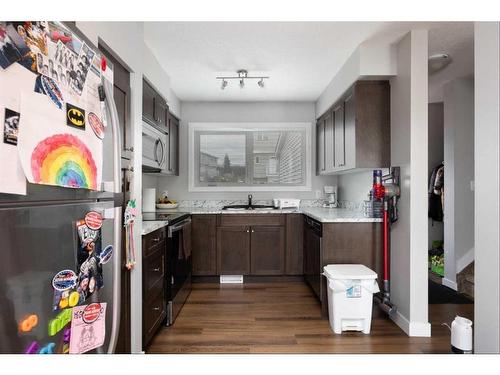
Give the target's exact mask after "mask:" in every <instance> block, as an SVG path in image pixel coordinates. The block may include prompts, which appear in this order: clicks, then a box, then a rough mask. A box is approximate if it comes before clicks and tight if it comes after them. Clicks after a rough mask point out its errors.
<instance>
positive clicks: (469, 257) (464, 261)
mask: <svg viewBox="0 0 500 375" xmlns="http://www.w3.org/2000/svg"><path fill="white" fill-rule="evenodd" d="M472 262H474V248H472V249H469V250H468V251H467V252H466V253H465V254H464V255H463V256H462V257H461V258H459V259H457V274H459V273H460V272H462V271H463V270H464V268H465V267H467V266H468V265H469V264H471V263H472Z"/></svg>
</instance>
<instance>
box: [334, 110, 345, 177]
mask: <svg viewBox="0 0 500 375" xmlns="http://www.w3.org/2000/svg"><path fill="white" fill-rule="evenodd" d="M334 119H335V124H334V134H335V135H334V142H335V158H334V159H335V166H334V168H335V169H343V167H344V166H345V138H344V137H345V132H344V104H343V103H342V104H341V105H339V106H338V107H336V108H335V109H334Z"/></svg>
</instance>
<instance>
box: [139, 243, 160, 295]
mask: <svg viewBox="0 0 500 375" xmlns="http://www.w3.org/2000/svg"><path fill="white" fill-rule="evenodd" d="M142 274H143V275H144V280H143V282H144V285H143V290H144V296H143V298H144V300H145V301H146V300H149V299H150V297H151V296H156V295H157V294H158V293H163V290H164V280H165V251H163V250H158V251H156V252H154V253H153V254H151V255H150V256H148V257H146V258H145V259H144V263H143V269H142Z"/></svg>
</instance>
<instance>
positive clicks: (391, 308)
mask: <svg viewBox="0 0 500 375" xmlns="http://www.w3.org/2000/svg"><path fill="white" fill-rule="evenodd" d="M377 175H378V176H379V181H377V178H376V176H377ZM374 178H375V180H374V187H373V188H374V199H379V200H382V202H383V208H384V211H383V252H384V253H383V262H384V271H383V272H384V273H383V276H384V286H383V292H382V293H379V294H377V295H375V297H374V299H375V302H376V303H377V304H378V305H379V307H380V308H381V309H382V311H384V312H385V313H387V314H389V315H391V314H394V313H395V312H396V309H397V308H396V305H394V304H392V303H391V298H390V297H391V295H390V274H389V270H390V263H389V262H390V229H391V224H392V223H394V222H395V221H397V220H398V207H397V204H398V199H399V196H400V194H401V190H400V168H399V167H391V168H390V172H389V174H386V175H384V176H382V171H380V170H378V171H374Z"/></svg>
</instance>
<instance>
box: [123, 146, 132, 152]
mask: <svg viewBox="0 0 500 375" xmlns="http://www.w3.org/2000/svg"><path fill="white" fill-rule="evenodd" d="M124 150H125V151H130V152H134V148H133V147H125V148H124Z"/></svg>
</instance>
